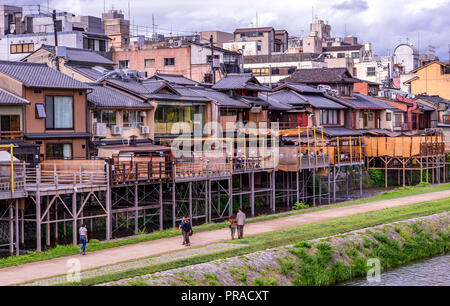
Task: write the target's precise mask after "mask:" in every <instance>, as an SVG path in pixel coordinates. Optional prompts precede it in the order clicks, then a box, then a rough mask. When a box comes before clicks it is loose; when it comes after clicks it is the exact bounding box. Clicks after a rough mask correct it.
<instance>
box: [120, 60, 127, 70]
mask: <svg viewBox="0 0 450 306" xmlns="http://www.w3.org/2000/svg"><path fill="white" fill-rule="evenodd" d="M119 68H120V69H128V68H130V61H129V60H123V61H119Z"/></svg>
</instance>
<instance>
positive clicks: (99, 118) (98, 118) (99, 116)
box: [94, 110, 116, 127]
mask: <svg viewBox="0 0 450 306" xmlns="http://www.w3.org/2000/svg"><path fill="white" fill-rule="evenodd" d="M94 120H95V122H101V123H106V125H107V126H108V127H111V126H113V125H116V111H114V110H101V111H95V112H94Z"/></svg>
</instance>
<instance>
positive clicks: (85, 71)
mask: <svg viewBox="0 0 450 306" xmlns="http://www.w3.org/2000/svg"><path fill="white" fill-rule="evenodd" d="M66 67H68V68H70V69H72V70H74V71H75V72H78V73H80V74H82V75H84V76H85V77H87V78H89V79H91V80H92V81H95V80H98V79H99V78H101V77H102V76H103V73H101V72H100V71H97V70H95V69H93V68H92V67H89V66H79V65H68V64H66Z"/></svg>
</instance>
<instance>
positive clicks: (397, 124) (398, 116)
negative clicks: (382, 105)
mask: <svg viewBox="0 0 450 306" xmlns="http://www.w3.org/2000/svg"><path fill="white" fill-rule="evenodd" d="M401 126H402V115H401V114H395V115H394V127H401Z"/></svg>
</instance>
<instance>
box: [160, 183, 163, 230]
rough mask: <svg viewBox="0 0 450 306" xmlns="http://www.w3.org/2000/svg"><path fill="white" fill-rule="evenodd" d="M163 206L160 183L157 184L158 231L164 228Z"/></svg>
mask: <svg viewBox="0 0 450 306" xmlns="http://www.w3.org/2000/svg"><path fill="white" fill-rule="evenodd" d="M163 223H164V204H163V190H162V182H160V183H159V230H161V231H162V230H163V228H164V224H163Z"/></svg>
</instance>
